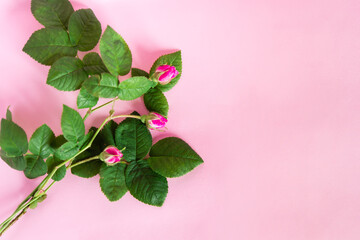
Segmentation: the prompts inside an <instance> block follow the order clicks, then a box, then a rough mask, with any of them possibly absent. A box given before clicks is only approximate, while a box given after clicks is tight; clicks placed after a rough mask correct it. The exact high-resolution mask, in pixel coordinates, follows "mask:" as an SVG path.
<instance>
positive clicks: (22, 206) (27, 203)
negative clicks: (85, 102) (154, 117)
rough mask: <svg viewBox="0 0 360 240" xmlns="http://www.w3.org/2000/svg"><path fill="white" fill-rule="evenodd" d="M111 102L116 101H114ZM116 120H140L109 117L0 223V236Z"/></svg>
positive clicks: (90, 159) (133, 116) (83, 161)
mask: <svg viewBox="0 0 360 240" xmlns="http://www.w3.org/2000/svg"><path fill="white" fill-rule="evenodd" d="M113 101H116V100H115V99H114V100H113ZM107 104H109V103H107ZM117 118H136V119H140V118H141V117H140V116H136V115H117V116H109V117H107V118H106V119H105V120H104V122H103V123H102V124H101V126H100V127H99V128H98V129H97V131H96V132H95V134H94V135H93V137H92V138H91V140H90V142H89V143H88V144H87V145H86V146H85V147H83V148H82V149H81V150H80V151H79V152H78V153H77V154H75V155H74V156H73V157H72V158H70V159H67V160H65V161H63V162H62V163H60V164H59V165H57V166H56V167H55V168H54V169H53V170H52V171H51V173H49V174H48V175H47V176H46V177H45V178H44V179H43V181H42V182H41V183H40V184H39V185H38V186H37V187H36V188H35V189H34V190H33V191H32V192H31V193H30V194H29V195H28V196H27V197H26V198H25V200H24V201H22V202H21V203H20V204H19V206H18V207H17V208H16V210H15V211H14V213H13V214H12V215H11V216H10V217H8V218H7V219H6V220H5V221H4V222H3V223H1V225H0V236H1V235H2V234H3V233H4V232H5V231H6V230H7V229H8V228H9V227H10V226H12V225H13V224H14V223H15V222H16V221H17V220H18V219H19V218H20V217H21V216H22V215H24V214H25V213H26V210H27V209H28V208H29V207H30V205H31V204H32V203H34V202H36V201H37V200H38V199H39V198H40V197H41V196H43V195H44V194H46V193H47V192H48V190H49V189H50V188H51V187H52V186H53V185H54V184H55V182H56V181H53V182H51V183H50V184H49V186H48V187H47V188H46V189H45V190H44V191H43V192H40V191H41V190H42V189H43V188H44V187H45V186H46V185H47V184H48V183H49V181H50V180H51V178H52V177H53V176H54V174H55V172H56V171H57V170H58V169H59V168H60V167H62V166H64V165H66V164H67V163H69V162H71V161H72V160H73V159H75V158H76V157H77V156H79V155H80V154H81V153H83V152H84V151H86V150H87V149H89V148H90V147H91V145H92V144H93V142H94V140H95V138H96V136H97V135H98V134H99V133H100V131H101V130H102V129H103V127H104V126H105V125H106V124H107V123H108V122H109V121H111V120H113V119H117ZM98 158H99V156H95V157H91V158H88V159H85V160H82V161H80V162H77V163H75V164H69V165H68V167H67V169H70V168H72V167H75V166H78V165H80V164H83V163H85V162H89V161H92V160H95V159H98Z"/></svg>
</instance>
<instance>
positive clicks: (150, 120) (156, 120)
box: [146, 112, 168, 130]
mask: <svg viewBox="0 0 360 240" xmlns="http://www.w3.org/2000/svg"><path fill="white" fill-rule="evenodd" d="M167 121H168V120H167V119H166V118H165V117H164V116H162V115H160V114H158V113H156V112H151V113H149V114H148V115H147V116H146V125H147V126H148V128H149V129H151V130H155V129H161V128H165V125H166V123H167Z"/></svg>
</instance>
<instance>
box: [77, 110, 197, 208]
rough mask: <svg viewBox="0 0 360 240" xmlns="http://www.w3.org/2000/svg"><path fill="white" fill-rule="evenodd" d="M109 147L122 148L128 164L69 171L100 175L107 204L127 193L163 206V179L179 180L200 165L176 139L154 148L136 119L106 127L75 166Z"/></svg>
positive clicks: (93, 163) (87, 166)
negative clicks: (177, 178) (175, 178)
mask: <svg viewBox="0 0 360 240" xmlns="http://www.w3.org/2000/svg"><path fill="white" fill-rule="evenodd" d="M133 115H138V113H136V112H134V113H133ZM93 129H94V130H95V128H93ZM109 145H111V146H116V147H117V148H118V149H123V148H125V150H124V152H123V153H124V159H126V161H127V162H128V164H124V163H118V164H116V165H114V166H108V165H106V164H105V163H102V162H101V161H99V160H97V161H91V162H87V163H84V164H81V165H78V166H76V167H74V168H72V170H71V171H72V173H73V174H75V175H77V176H80V177H84V178H89V177H93V176H95V175H97V174H99V175H100V187H101V190H102V191H103V193H104V194H105V195H106V197H107V198H108V199H109V200H110V201H117V200H119V199H120V198H121V197H122V196H124V195H125V193H126V192H127V191H129V192H130V194H131V195H132V196H134V197H135V198H136V199H138V200H140V201H142V202H144V203H146V204H150V205H154V206H162V204H163V203H164V201H165V198H166V195H167V193H168V183H167V179H166V178H172V177H180V176H182V175H184V174H186V173H188V172H190V171H191V170H193V169H194V168H195V167H196V166H198V165H199V164H201V163H202V162H203V160H202V159H201V158H200V156H199V155H198V154H196V152H195V151H194V150H193V149H192V148H191V147H190V146H189V145H188V144H187V143H185V142H184V141H183V140H181V139H179V138H175V137H170V138H164V139H162V140H160V141H159V142H157V143H156V144H154V145H153V143H152V136H151V133H150V131H149V130H148V128H147V127H146V125H145V124H144V123H142V122H141V121H140V120H138V119H134V118H126V119H125V120H124V121H122V122H120V124H117V123H115V122H114V121H111V122H109V123H108V124H107V125H105V127H104V128H103V129H102V130H101V132H100V134H99V137H98V138H96V142H94V144H93V146H92V147H91V148H90V149H89V150H88V151H86V152H85V153H84V154H83V155H81V156H79V157H78V158H77V159H76V160H75V162H74V163H76V162H79V161H81V160H83V159H86V158H89V157H92V156H96V155H98V154H99V153H101V151H102V150H103V149H104V148H105V147H106V146H109ZM148 156H149V157H148Z"/></svg>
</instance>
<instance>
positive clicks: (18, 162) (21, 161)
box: [0, 149, 26, 171]
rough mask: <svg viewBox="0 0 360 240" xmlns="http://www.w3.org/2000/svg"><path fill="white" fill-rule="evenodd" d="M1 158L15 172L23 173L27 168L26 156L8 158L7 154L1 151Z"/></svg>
mask: <svg viewBox="0 0 360 240" xmlns="http://www.w3.org/2000/svg"><path fill="white" fill-rule="evenodd" d="M0 157H1V159H2V160H4V162H6V164H7V165H9V166H10V167H11V168H13V169H15V170H19V171H23V170H24V169H25V167H26V161H25V158H24V156H18V157H8V156H7V154H6V153H5V152H4V151H3V150H1V149H0Z"/></svg>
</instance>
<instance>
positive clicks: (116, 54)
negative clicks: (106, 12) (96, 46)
mask: <svg viewBox="0 0 360 240" xmlns="http://www.w3.org/2000/svg"><path fill="white" fill-rule="evenodd" d="M100 53H101V57H102V59H103V61H104V63H105V66H106V67H107V69H108V70H109V71H110V73H111V74H112V75H114V76H117V75H121V76H124V75H126V74H128V73H129V72H130V69H131V64H132V55H131V51H130V49H129V47H128V45H127V44H126V42H125V41H124V39H123V38H122V37H121V36H120V35H119V34H118V33H117V32H115V31H114V29H112V28H111V27H110V26H107V28H106V30H105V32H104V34H103V36H102V38H101V40H100Z"/></svg>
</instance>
